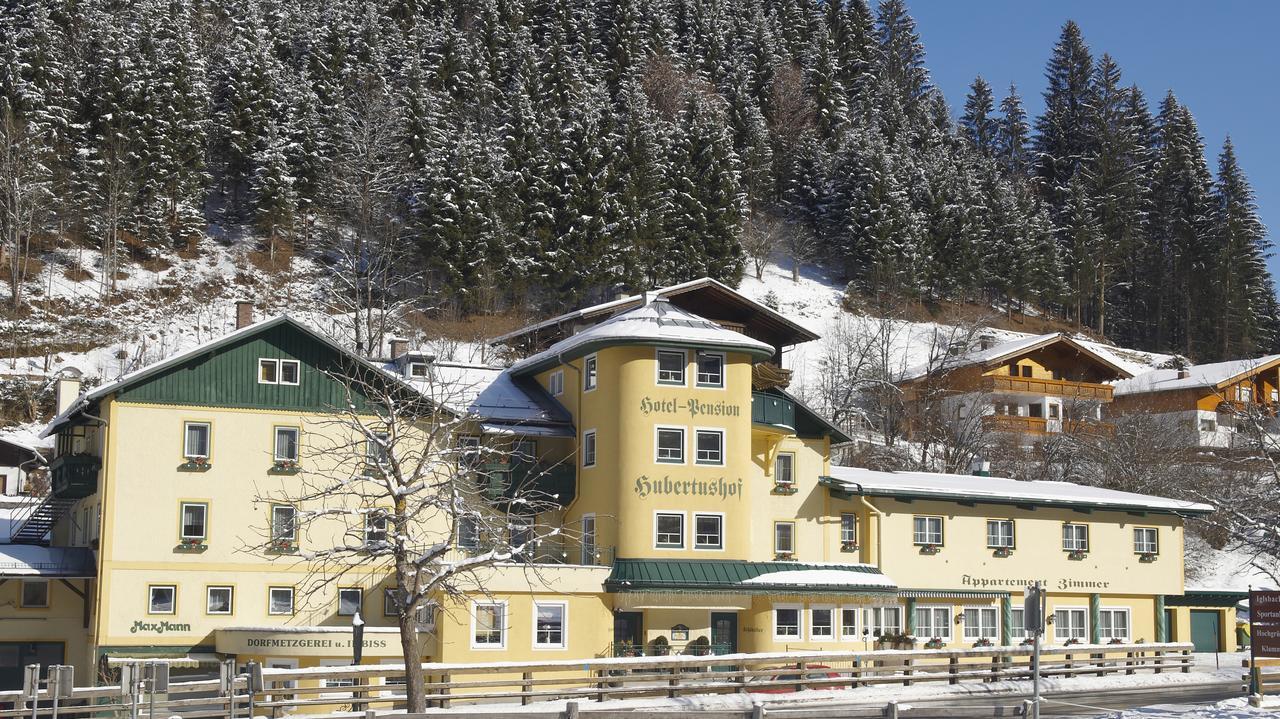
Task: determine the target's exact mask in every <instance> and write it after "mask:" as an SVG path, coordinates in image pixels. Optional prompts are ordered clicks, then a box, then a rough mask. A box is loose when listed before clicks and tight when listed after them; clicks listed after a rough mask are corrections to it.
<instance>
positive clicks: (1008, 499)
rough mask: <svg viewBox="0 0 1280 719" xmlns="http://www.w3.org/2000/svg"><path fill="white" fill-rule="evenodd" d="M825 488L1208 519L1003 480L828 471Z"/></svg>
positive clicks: (1203, 510) (1145, 500)
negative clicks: (1142, 512) (1182, 515)
mask: <svg viewBox="0 0 1280 719" xmlns="http://www.w3.org/2000/svg"><path fill="white" fill-rule="evenodd" d="M824 483H826V484H828V485H829V486H833V487H836V488H839V489H841V490H843V491H847V492H852V493H854V494H862V495H867V496H876V497H911V498H923V499H943V500H964V501H975V502H992V503H999V504H1035V505H1042V506H1069V507H1091V508H1098V509H1115V510H1134V511H1149V512H1161V513H1168V514H1184V513H1185V514H1208V513H1210V512H1212V511H1213V509H1214V508H1213V506H1212V505H1208V504H1201V503H1198V502H1184V501H1182V500H1178V499H1168V498H1165V497H1156V496H1152V495H1149V494H1135V493H1133V492H1120V491H1117V490H1114V489H1103V488H1101V487H1090V486H1088V485H1084V484H1074V483H1072V482H1046V481H1035V482H1022V481H1018V480H1016V479H1005V478H1003V477H980V476H976V475H969V474H942V473H938V472H882V471H877V470H871V469H863V468H861V467H832V468H831V474H830V475H829V476H828V477H825V478H824Z"/></svg>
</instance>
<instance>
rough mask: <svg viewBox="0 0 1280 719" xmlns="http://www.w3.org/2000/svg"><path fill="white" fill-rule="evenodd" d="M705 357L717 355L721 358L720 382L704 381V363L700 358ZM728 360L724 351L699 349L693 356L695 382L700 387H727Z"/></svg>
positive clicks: (716, 356)
mask: <svg viewBox="0 0 1280 719" xmlns="http://www.w3.org/2000/svg"><path fill="white" fill-rule="evenodd" d="M703 357H715V358H718V359H719V360H720V381H719V382H703V381H702V364H701V362H700V360H701V359H702V358H703ZM728 364H729V363H728V360H727V359H726V358H725V354H724V353H723V352H708V351H698V352H697V353H695V354H694V357H693V374H694V377H693V384H694V386H695V387H697V388H699V389H724V387H725V376H724V375H725V367H726V366H727V365H728Z"/></svg>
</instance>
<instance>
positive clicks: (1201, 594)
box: [1164, 589, 1249, 607]
mask: <svg viewBox="0 0 1280 719" xmlns="http://www.w3.org/2000/svg"><path fill="white" fill-rule="evenodd" d="M1248 598H1249V593H1248V592H1241V591H1233V590H1230V589H1188V590H1187V591H1185V592H1183V593H1182V594H1166V595H1164V605H1165V606H1166V607H1231V606H1235V605H1236V604H1237V603H1239V602H1243V601H1244V600H1246V599H1248Z"/></svg>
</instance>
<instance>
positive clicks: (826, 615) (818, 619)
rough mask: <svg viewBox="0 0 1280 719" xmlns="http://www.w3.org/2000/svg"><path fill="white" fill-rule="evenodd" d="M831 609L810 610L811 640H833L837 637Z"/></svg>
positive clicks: (833, 610)
mask: <svg viewBox="0 0 1280 719" xmlns="http://www.w3.org/2000/svg"><path fill="white" fill-rule="evenodd" d="M834 614H835V609H833V608H831V607H813V608H812V609H810V610H809V637H810V638H811V639H831V638H832V637H833V636H835V627H834V625H833V619H834V617H833V615H834Z"/></svg>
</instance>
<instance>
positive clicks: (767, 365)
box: [751, 362, 791, 391]
mask: <svg viewBox="0 0 1280 719" xmlns="http://www.w3.org/2000/svg"><path fill="white" fill-rule="evenodd" d="M790 384H791V370H789V369H783V368H781V367H779V366H778V365H776V364H774V363H772V362H757V363H756V364H755V366H753V367H752V368H751V389H754V390H756V391H760V390H766V389H771V388H773V387H781V388H783V389H786V388H787V386H788V385H790Z"/></svg>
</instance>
